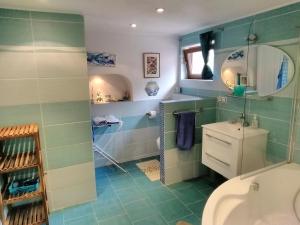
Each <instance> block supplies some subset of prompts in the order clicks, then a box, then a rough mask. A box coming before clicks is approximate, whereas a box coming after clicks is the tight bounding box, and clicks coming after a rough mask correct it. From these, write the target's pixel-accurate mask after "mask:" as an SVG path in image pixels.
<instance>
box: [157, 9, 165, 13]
mask: <svg viewBox="0 0 300 225" xmlns="http://www.w3.org/2000/svg"><path fill="white" fill-rule="evenodd" d="M164 11H165V9H163V8H157V9H156V12H157V13H163V12H164Z"/></svg>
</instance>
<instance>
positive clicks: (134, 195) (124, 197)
mask: <svg viewBox="0 0 300 225" xmlns="http://www.w3.org/2000/svg"><path fill="white" fill-rule="evenodd" d="M116 194H117V195H118V197H119V198H120V200H121V202H122V203H123V204H129V203H131V202H134V201H137V200H142V199H146V198H147V195H146V194H145V193H144V192H143V191H141V189H140V188H137V187H134V188H127V189H121V190H118V191H116Z"/></svg>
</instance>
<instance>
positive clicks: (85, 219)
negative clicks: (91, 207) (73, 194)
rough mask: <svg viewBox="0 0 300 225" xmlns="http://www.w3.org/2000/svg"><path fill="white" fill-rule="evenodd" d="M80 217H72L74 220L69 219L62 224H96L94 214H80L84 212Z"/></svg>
mask: <svg viewBox="0 0 300 225" xmlns="http://www.w3.org/2000/svg"><path fill="white" fill-rule="evenodd" d="M80 215H81V217H80V218H77V219H74V220H69V221H65V224H64V225H87V224H88V225H98V222H97V219H96V217H95V216H94V215H88V216H82V215H84V214H80Z"/></svg>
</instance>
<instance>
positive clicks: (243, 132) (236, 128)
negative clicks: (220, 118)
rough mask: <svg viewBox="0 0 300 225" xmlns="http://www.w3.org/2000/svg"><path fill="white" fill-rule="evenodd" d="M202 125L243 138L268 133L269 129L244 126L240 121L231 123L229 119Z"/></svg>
mask: <svg viewBox="0 0 300 225" xmlns="http://www.w3.org/2000/svg"><path fill="white" fill-rule="evenodd" d="M202 127H205V128H208V129H210V130H213V131H216V132H219V133H222V134H225V135H227V136H230V137H233V138H237V139H242V138H243V137H244V138H245V137H252V136H257V135H261V134H267V133H268V131H267V130H264V129H259V128H251V127H242V126H241V124H240V123H230V122H228V121H225V122H219V123H210V124H205V125H202Z"/></svg>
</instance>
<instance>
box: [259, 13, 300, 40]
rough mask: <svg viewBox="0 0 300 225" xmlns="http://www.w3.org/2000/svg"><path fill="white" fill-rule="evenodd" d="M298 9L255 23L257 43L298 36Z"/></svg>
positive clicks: (299, 17) (299, 15)
mask: <svg viewBox="0 0 300 225" xmlns="http://www.w3.org/2000/svg"><path fill="white" fill-rule="evenodd" d="M299 20H300V13H299V11H297V12H293V13H288V14H282V15H280V16H274V17H270V18H267V19H264V20H260V21H257V22H256V23H255V33H256V34H257V35H258V37H259V38H258V42H257V43H265V42H270V41H278V40H285V39H290V38H295V37H298V35H299V31H298V29H297V28H296V27H297V26H299Z"/></svg>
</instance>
